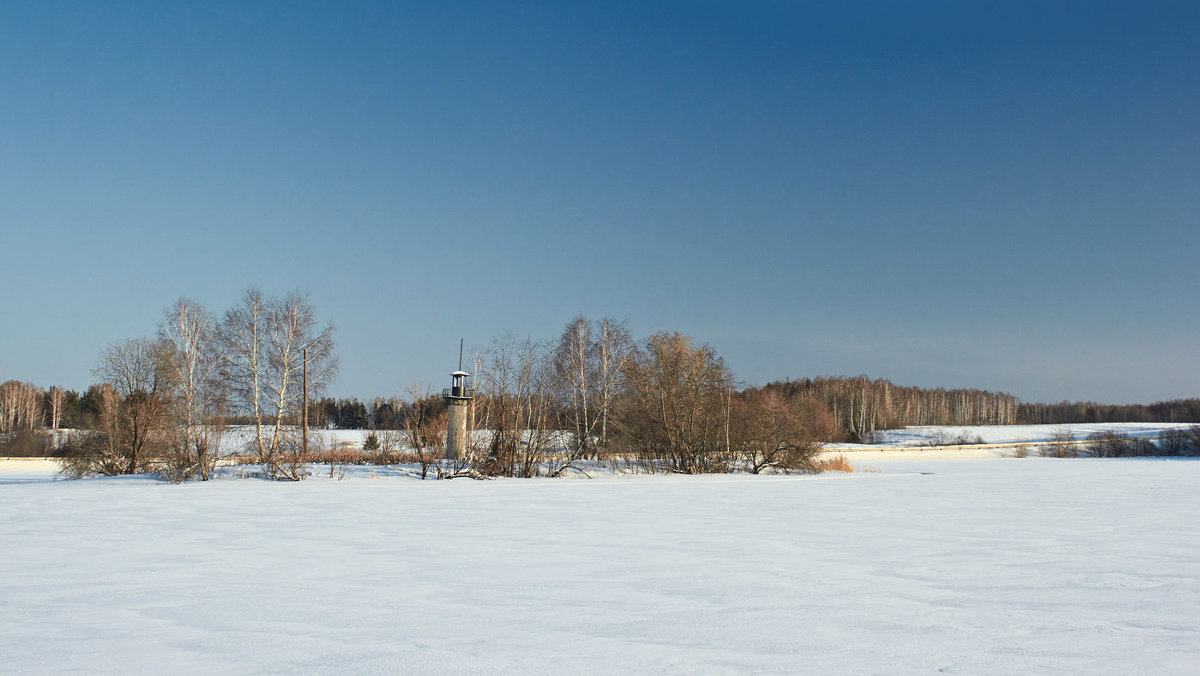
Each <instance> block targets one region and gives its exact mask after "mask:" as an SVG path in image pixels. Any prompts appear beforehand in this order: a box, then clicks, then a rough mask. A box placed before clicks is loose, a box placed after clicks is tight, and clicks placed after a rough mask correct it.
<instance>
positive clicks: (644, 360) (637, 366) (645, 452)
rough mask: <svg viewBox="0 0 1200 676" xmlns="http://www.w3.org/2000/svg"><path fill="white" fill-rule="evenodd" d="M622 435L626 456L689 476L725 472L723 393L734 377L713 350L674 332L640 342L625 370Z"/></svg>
mask: <svg viewBox="0 0 1200 676" xmlns="http://www.w3.org/2000/svg"><path fill="white" fill-rule="evenodd" d="M626 376H627V378H628V388H627V389H628V393H627V398H626V408H625V411H624V412H623V413H624V415H623V416H622V428H623V429H622V433H623V436H624V437H625V442H626V445H627V447H628V448H629V450H630V451H631V452H634V453H637V454H639V455H641V457H643V458H645V459H647V460H649V462H648V463H646V464H645V465H644V466H646V467H647V468H652V467H653V466H654V465H653V464H652V463H654V462H659V461H661V462H663V463H665V467H666V469H669V470H671V471H674V472H684V473H689V474H694V473H699V472H716V471H724V470H725V469H727V468H728V463H729V461H730V460H731V458H729V457H728V454H727V453H726V452H725V435H724V426H725V404H724V400H725V393H726V392H727V391H728V390H729V389H730V387H732V384H733V376H732V374H731V373H730V372H729V369H728V368H726V367H725V362H724V360H722V359H721V358H720V357H719V356H717V354H716V352H714V351H713V350H712V348H710V347H708V346H701V347H696V346H694V345H693V344H692V339H691V338H689V337H687V336H685V335H682V334H679V333H656V334H654V335H652V336H650V337H649V338H647V339H646V340H645V342H644V343H643V344H642V346H641V347H639V348H638V350H637V351H636V352H635V354H634V357H633V359H632V360H631V361H630V363H629V366H628V367H627V368H626Z"/></svg>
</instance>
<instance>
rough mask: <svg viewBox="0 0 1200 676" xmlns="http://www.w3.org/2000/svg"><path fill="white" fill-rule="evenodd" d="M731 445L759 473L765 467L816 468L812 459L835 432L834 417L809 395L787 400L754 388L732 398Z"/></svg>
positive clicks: (746, 465) (747, 464)
mask: <svg viewBox="0 0 1200 676" xmlns="http://www.w3.org/2000/svg"><path fill="white" fill-rule="evenodd" d="M731 404H732V409H731V411H730V414H731V422H730V442H729V443H730V446H731V448H732V451H733V452H734V453H735V455H736V456H737V457H738V458H740V459H741V460H742V462H743V463H745V467H746V469H748V470H749V471H750V472H752V473H754V474H758V473H760V472H762V471H763V470H766V469H775V470H782V471H797V470H798V471H804V472H815V471H817V466H816V463H815V462H814V460H815V457H816V455H817V453H819V452H820V450H821V446H822V444H823V442H824V441H826V440H828V439H830V438H831V437H832V436H833V434H834V425H833V417H832V416H831V415H830V414H829V409H828V408H826V407H825V405H824V404H822V403H821V402H819V401H817V400H816V399H813V398H811V397H801V398H795V399H792V400H788V399H786V398H785V397H783V396H782V395H779V394H777V393H775V392H771V391H757V392H752V393H750V394H747V395H746V396H745V397H742V398H739V399H737V400H734V401H732V402H731Z"/></svg>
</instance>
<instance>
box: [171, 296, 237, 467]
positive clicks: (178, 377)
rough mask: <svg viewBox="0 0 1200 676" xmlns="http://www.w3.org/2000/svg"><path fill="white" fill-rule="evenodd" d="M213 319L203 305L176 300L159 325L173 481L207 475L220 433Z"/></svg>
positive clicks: (221, 397) (220, 387) (220, 385)
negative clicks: (167, 377) (170, 426)
mask: <svg viewBox="0 0 1200 676" xmlns="http://www.w3.org/2000/svg"><path fill="white" fill-rule="evenodd" d="M217 338H218V334H217V331H216V321H215V320H214V319H213V317H212V316H211V315H210V314H209V313H208V312H207V311H205V309H204V308H203V307H201V306H200V305H198V304H196V303H195V302H193V301H190V300H187V299H182V298H181V299H180V300H179V301H177V302H176V303H175V305H174V306H172V307H171V308H169V309H168V310H167V311H166V313H165V315H164V317H163V320H162V323H161V324H160V326H159V339H160V340H161V341H162V342H163V345H164V347H165V350H166V354H165V364H166V367H167V369H168V372H169V375H170V381H169V391H168V397H167V399H168V401H169V403H170V405H171V411H170V412H171V416H172V418H173V434H172V435H171V456H172V460H173V462H172V463H171V464H172V465H173V467H172V469H173V470H174V471H175V475H174V478H176V479H185V478H189V477H191V476H192V475H193V474H196V475H198V476H199V477H200V478H201V479H203V480H208V479H209V478H210V477H211V475H212V470H213V466H214V463H215V461H216V456H217V452H218V449H219V447H220V440H221V434H222V431H223V420H222V414H223V413H224V408H225V402H226V400H227V395H226V387H225V384H224V380H223V379H222V378H221V377H220V376H221V366H222V360H223V358H224V357H223V354H222V352H221V348H220V345H221V343H220V342H219V341H218V339H217Z"/></svg>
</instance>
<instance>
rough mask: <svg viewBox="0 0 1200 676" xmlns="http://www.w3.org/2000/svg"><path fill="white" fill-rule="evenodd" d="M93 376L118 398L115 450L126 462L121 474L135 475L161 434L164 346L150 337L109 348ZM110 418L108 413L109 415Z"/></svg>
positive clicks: (147, 463) (165, 380) (166, 374)
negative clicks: (155, 438)
mask: <svg viewBox="0 0 1200 676" xmlns="http://www.w3.org/2000/svg"><path fill="white" fill-rule="evenodd" d="M93 373H94V374H95V375H96V376H97V377H98V378H100V379H101V380H103V381H104V382H105V383H108V384H109V385H111V386H112V387H113V390H114V391H115V393H116V394H117V395H118V396H119V397H120V402H119V404H116V402H106V403H111V404H116V405H115V406H114V407H115V408H116V410H117V415H118V420H117V422H118V423H119V424H117V425H116V426H115V427H114V426H112V425H111V424H110V432H111V433H115V439H114V440H115V441H116V447H117V448H119V449H120V450H119V453H120V455H121V456H122V457H123V458H124V460H125V467H124V472H125V473H127V474H136V473H138V472H140V471H144V470H146V469H148V468H149V466H150V461H151V460H152V458H151V457H150V454H149V453H148V452H147V451H148V449H149V445H150V442H151V440H152V438H153V436H154V435H155V434H158V433H161V431H162V429H161V428H162V426H163V424H164V422H165V419H166V412H167V407H166V405H165V401H164V396H163V395H164V391H165V390H166V388H167V387H168V379H169V370H168V368H167V351H166V349H165V345H164V344H163V343H162V342H160V341H157V340H152V339H149V338H134V339H130V340H124V341H121V342H118V343H114V344H113V345H110V346H109V347H108V348H107V349H105V351H104V353H103V354H102V355H101V356H100V364H99V366H97V367H96V369H95V370H94V371H93ZM110 415H111V413H110Z"/></svg>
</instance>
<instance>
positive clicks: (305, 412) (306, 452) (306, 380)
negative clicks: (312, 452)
mask: <svg viewBox="0 0 1200 676" xmlns="http://www.w3.org/2000/svg"><path fill="white" fill-rule="evenodd" d="M302 419H303V420H304V441H303V442H301V443H302V444H303V446H302V447H303V448H304V455H305V457H307V456H308V348H307V347H306V348H304V414H303V416H302Z"/></svg>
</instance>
